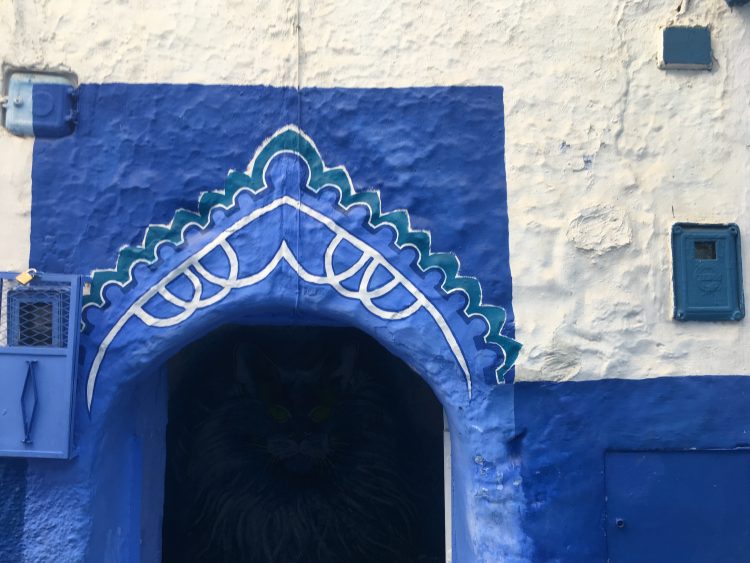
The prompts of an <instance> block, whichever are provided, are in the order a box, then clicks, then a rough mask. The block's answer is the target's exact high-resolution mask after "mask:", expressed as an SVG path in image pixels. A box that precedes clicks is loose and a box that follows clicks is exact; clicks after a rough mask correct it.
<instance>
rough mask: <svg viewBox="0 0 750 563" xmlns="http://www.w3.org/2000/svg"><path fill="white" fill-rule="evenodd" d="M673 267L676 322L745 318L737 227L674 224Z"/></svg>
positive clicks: (733, 225) (732, 225)
mask: <svg viewBox="0 0 750 563" xmlns="http://www.w3.org/2000/svg"><path fill="white" fill-rule="evenodd" d="M672 264H673V273H672V280H673V283H674V318H675V319H677V320H678V321H691V320H692V321H729V320H732V321H738V320H740V319H742V318H743V317H744V316H745V300H744V296H743V291H742V261H741V257H740V229H739V227H737V225H735V224H729V225H696V224H692V223H677V224H675V225H674V226H673V227H672Z"/></svg>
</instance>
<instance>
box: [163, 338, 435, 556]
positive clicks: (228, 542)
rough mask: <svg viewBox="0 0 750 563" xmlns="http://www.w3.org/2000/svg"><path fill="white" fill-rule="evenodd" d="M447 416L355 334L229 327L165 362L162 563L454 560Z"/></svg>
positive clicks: (393, 361) (417, 383)
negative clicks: (448, 543)
mask: <svg viewBox="0 0 750 563" xmlns="http://www.w3.org/2000/svg"><path fill="white" fill-rule="evenodd" d="M443 462H444V452H443V414H442V408H441V405H440V403H439V402H438V401H437V399H436V398H435V396H434V395H433V393H432V391H431V389H430V388H429V386H428V385H427V384H426V383H425V382H424V381H423V380H422V379H421V378H420V377H419V376H418V375H416V374H415V373H414V372H413V371H412V370H411V369H410V368H409V367H408V366H406V365H405V364H404V363H403V362H402V361H401V360H399V359H398V358H396V357H395V356H393V355H392V354H390V353H389V352H388V351H386V350H385V349H384V348H383V347H382V346H381V345H380V344H378V343H377V342H376V341H375V340H373V339H372V338H370V337H369V336H367V335H365V334H364V333H362V332H360V331H358V330H356V329H350V328H334V327H243V326H226V327H223V328H221V329H219V330H217V331H216V332H214V333H212V334H210V335H208V336H206V337H205V338H203V339H201V340H200V341H197V342H195V343H193V344H191V345H190V346H188V347H187V348H185V349H184V350H183V351H181V352H180V353H179V354H178V355H176V356H175V357H174V358H173V359H172V360H171V361H170V363H169V419H168V425H167V464H166V482H165V501H164V525H163V558H162V561H163V562H164V563H177V562H179V563H188V562H193V561H194V562H206V563H208V562H212V563H215V562H221V561H226V562H232V563H234V562H238V563H239V562H253V563H256V562H257V563H263V562H273V563H297V562H298V563H338V562H341V563H356V562H363V563H367V562H372V563H399V562H404V563H406V562H420V563H432V562H438V561H441V562H442V561H445V540H444V488H443V487H444V484H443V478H444V477H443Z"/></svg>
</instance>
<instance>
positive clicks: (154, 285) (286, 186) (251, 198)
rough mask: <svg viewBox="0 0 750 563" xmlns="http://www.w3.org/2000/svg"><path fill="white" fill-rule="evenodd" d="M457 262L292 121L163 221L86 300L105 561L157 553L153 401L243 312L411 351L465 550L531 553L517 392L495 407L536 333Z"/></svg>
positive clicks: (92, 500) (86, 377) (94, 544)
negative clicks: (348, 331) (184, 361)
mask: <svg viewBox="0 0 750 563" xmlns="http://www.w3.org/2000/svg"><path fill="white" fill-rule="evenodd" d="M458 264H459V262H458V259H457V258H456V257H455V256H454V255H452V254H434V253H432V252H431V249H430V237H429V233H425V232H422V231H414V230H412V229H411V226H410V222H409V218H408V213H407V212H406V211H403V210H402V211H396V212H391V213H384V212H382V210H381V208H380V199H379V195H378V194H377V193H376V192H361V193H358V192H355V190H354V188H353V186H352V185H351V180H350V179H349V176H348V174H347V172H346V170H345V169H344V168H343V167H334V168H328V167H326V165H325V164H324V163H323V160H322V158H321V156H320V154H319V153H318V151H317V148H316V147H315V145H314V143H313V142H312V140H310V139H309V138H308V137H306V136H305V135H304V133H302V132H301V131H299V130H298V129H296V128H295V127H292V126H290V127H287V128H284V129H282V130H280V131H279V132H277V133H276V134H275V135H273V136H272V137H271V138H269V139H268V140H267V141H266V142H265V143H264V144H263V145H262V146H261V147H259V149H258V150H257V151H256V154H255V156H254V158H253V160H252V162H251V163H250V165H249V167H248V170H247V171H246V172H245V173H231V174H230V175H229V177H228V180H227V185H226V186H225V189H224V190H223V191H220V192H209V193H207V194H204V196H203V197H202V198H201V202H200V205H199V211H198V212H197V213H193V212H187V211H184V210H179V211H178V212H177V214H176V215H175V218H174V220H173V221H172V222H171V223H170V224H168V225H153V226H151V227H149V229H147V231H146V234H145V236H144V240H143V244H142V245H141V246H139V247H135V248H125V249H123V250H122V251H121V252H120V255H119V257H118V260H117V265H116V267H115V269H113V270H103V271H98V272H95V273H94V274H93V283H92V292H91V295H90V297H89V299H88V304H87V307H86V310H85V313H86V314H85V319H86V331H85V336H84V338H83V355H82V356H83V360H82V370H81V375H82V378H83V381H82V382H81V383H82V385H83V386H84V388H85V389H86V393H85V394H79V397H80V400H81V404H80V405H79V406H80V408H79V409H78V411H77V425H78V431H77V434H78V443H79V460H78V461H77V466H78V469H79V470H80V472H81V475H83V476H84V477H83V478H84V479H87V480H88V481H89V483H90V484H89V485H88V487H87V488H86V490H85V491H84V497H85V498H86V499H87V503H89V506H90V507H91V510H90V511H89V516H88V518H93V521H94V522H95V529H94V531H93V532H92V536H91V538H92V539H91V542H90V544H89V546H88V549H87V553H88V554H89V557H90V558H91V560H110V559H112V557H113V555H115V554H116V557H115V558H116V559H117V558H121V557H123V556H135V552H136V551H142V550H144V549H146V548H144V546H143V545H142V542H140V538H141V537H142V536H143V535H144V533H145V532H144V530H145V529H147V528H153V526H154V525H155V522H154V519H155V518H157V517H158V515H155V514H154V513H153V511H149V510H146V509H145V508H144V506H145V505H143V499H144V498H149V487H157V485H154V484H151V483H150V481H149V480H148V479H147V478H146V479H145V480H144V478H145V477H148V469H144V467H143V460H144V459H145V458H146V457H148V456H150V455H151V453H150V452H148V451H146V449H148V448H151V447H153V445H151V444H147V443H146V441H144V436H148V434H149V432H150V430H149V428H152V427H155V426H158V425H160V424H164V422H165V421H164V420H163V417H164V416H165V414H164V413H165V412H166V409H165V408H162V407H163V405H162V407H159V408H161V411H160V410H159V408H157V406H158V405H157V406H153V405H152V406H153V408H145V406H146V405H147V404H148V403H149V402H151V403H154V402H155V403H159V401H164V400H165V399H164V394H165V391H164V389H161V390H160V391H159V390H158V386H155V385H154V381H156V380H158V379H159V377H157V376H158V375H159V372H160V370H162V366H163V365H164V363H165V362H166V361H167V359H168V358H170V357H172V356H173V355H174V354H175V353H177V351H179V350H180V349H182V348H184V346H186V345H187V344H189V343H190V342H193V341H195V340H197V339H199V338H201V337H202V336H204V335H206V334H208V333H210V332H211V331H213V330H215V329H216V328H218V327H219V326H221V325H223V324H226V323H227V322H239V323H242V324H251V325H267V324H275V325H281V324H289V325H310V324H316V323H321V322H323V323H328V324H333V325H339V326H350V327H354V328H358V329H360V330H361V331H363V332H365V333H367V334H369V335H370V336H371V337H373V338H374V339H375V340H376V341H377V342H378V343H380V344H381V345H382V346H383V347H384V348H386V349H387V350H388V351H389V352H391V353H392V354H393V355H394V356H396V357H398V358H400V359H401V360H403V361H404V362H405V363H406V364H407V365H409V366H410V367H411V368H412V369H413V370H414V371H415V372H416V373H417V374H419V375H420V376H421V377H422V378H423V379H424V380H425V381H426V382H427V383H428V385H429V386H430V387H431V388H432V390H433V392H434V393H435V396H436V397H437V398H438V400H439V401H440V403H441V404H442V406H443V408H444V409H445V413H446V416H447V419H448V422H449V425H450V428H451V435H452V467H453V503H452V507H453V518H452V534H453V542H452V543H453V546H454V561H479V560H483V558H486V557H488V555H487V554H492V555H491V556H492V557H500V559H503V558H504V557H505V556H506V554H508V553H516V552H520V551H522V550H521V548H520V547H519V545H520V543H523V542H522V540H521V539H519V538H521V537H522V534H521V533H520V529H519V524H518V515H517V512H518V508H519V506H520V505H521V504H522V493H521V492H520V489H517V488H516V489H514V488H513V487H500V488H498V486H497V483H498V480H500V481H505V480H507V479H508V476H509V475H511V474H512V473H513V468H512V467H511V465H510V462H509V461H508V459H507V454H506V451H505V449H504V446H503V443H504V440H505V439H507V438H508V437H509V436H508V435H507V434H508V433H509V432H510V433H512V430H513V429H512V424H513V423H512V394H511V393H509V392H508V391H507V390H506V391H501V392H500V393H501V394H503V396H506V395H507V396H508V397H509V398H508V399H507V404H508V405H509V407H508V408H507V409H502V408H501V409H497V403H498V401H497V400H493V401H492V404H493V405H494V407H493V410H491V411H490V410H489V409H487V408H486V406H487V404H488V402H487V398H488V397H490V396H491V395H497V394H498V390H499V389H500V387H496V379H498V380H499V378H500V376H501V375H502V374H503V373H504V372H505V371H507V370H508V369H509V368H510V367H511V366H512V363H513V362H514V361H515V358H516V356H517V354H518V350H519V348H520V345H518V343H516V342H515V341H513V340H511V339H510V338H508V337H506V336H504V335H502V334H501V332H500V331H501V329H502V325H503V323H504V319H505V314H504V311H503V310H502V309H501V308H498V307H492V306H489V305H486V304H484V303H483V302H482V300H481V288H480V286H479V283H478V282H477V281H476V280H474V279H473V278H466V277H462V276H460V275H459V273H458ZM161 375H162V377H161V379H163V374H161ZM501 387H502V386H501ZM503 401H505V399H503ZM159 412H162V414H159ZM141 415H142V416H141ZM136 419H137V420H136ZM157 457H158V456H157ZM157 492H158V491H157ZM134 537H137V538H139V543H137V544H133V538H134ZM151 552H152V553H153V551H151ZM479 554H484V555H479Z"/></svg>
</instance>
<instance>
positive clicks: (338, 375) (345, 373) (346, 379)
mask: <svg viewBox="0 0 750 563" xmlns="http://www.w3.org/2000/svg"><path fill="white" fill-rule="evenodd" d="M358 360H359V350H358V349H357V347H356V346H355V345H354V344H345V345H343V346H341V347H340V348H338V350H337V351H336V356H335V361H336V365H335V368H334V369H333V370H332V371H331V376H332V379H336V380H338V381H339V383H340V384H341V385H342V387H346V386H348V385H349V384H350V383H351V381H352V380H353V379H354V375H355V373H356V370H357V362H358Z"/></svg>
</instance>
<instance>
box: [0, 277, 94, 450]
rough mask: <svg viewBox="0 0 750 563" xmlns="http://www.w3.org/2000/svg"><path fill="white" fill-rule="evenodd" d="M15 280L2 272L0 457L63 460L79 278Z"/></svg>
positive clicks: (68, 441) (69, 431)
mask: <svg viewBox="0 0 750 563" xmlns="http://www.w3.org/2000/svg"><path fill="white" fill-rule="evenodd" d="M28 278H31V279H28ZM18 279H20V280H21V281H18ZM18 279H17V274H15V273H0V456H5V457H43V458H63V459H67V458H70V457H71V454H72V438H73V405H74V395H75V381H76V378H75V373H76V366H77V364H78V337H79V334H80V322H81V314H80V311H81V288H82V281H81V278H80V277H79V276H68V275H53V274H40V273H37V274H35V275H34V276H33V277H32V276H27V277H26V278H24V277H22V276H21V277H19V278H18ZM23 282H25V283H23Z"/></svg>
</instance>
